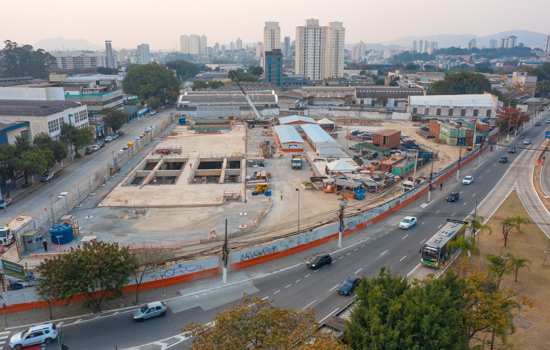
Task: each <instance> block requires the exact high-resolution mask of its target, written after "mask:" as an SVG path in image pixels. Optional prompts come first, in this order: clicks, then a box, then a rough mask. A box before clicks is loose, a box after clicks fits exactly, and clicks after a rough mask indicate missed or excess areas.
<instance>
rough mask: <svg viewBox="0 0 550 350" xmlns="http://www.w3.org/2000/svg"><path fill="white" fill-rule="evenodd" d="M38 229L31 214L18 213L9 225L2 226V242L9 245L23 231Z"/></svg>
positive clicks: (0, 235) (0, 241) (0, 240)
mask: <svg viewBox="0 0 550 350" xmlns="http://www.w3.org/2000/svg"><path fill="white" fill-rule="evenodd" d="M32 230H36V222H35V221H34V219H33V218H32V217H30V216H26V215H18V216H16V217H15V219H13V220H11V221H10V222H9V223H8V224H7V225H4V226H2V227H0V244H1V245H3V246H9V245H11V244H12V243H13V242H15V238H16V237H17V236H18V235H21V234H23V233H26V232H29V231H32Z"/></svg>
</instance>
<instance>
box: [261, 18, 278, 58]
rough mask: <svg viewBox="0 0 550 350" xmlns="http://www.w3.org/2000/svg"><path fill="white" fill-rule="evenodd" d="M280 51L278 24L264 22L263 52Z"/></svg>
mask: <svg viewBox="0 0 550 350" xmlns="http://www.w3.org/2000/svg"><path fill="white" fill-rule="evenodd" d="M276 49H281V28H280V27H279V22H265V25H264V50H265V51H271V50H276Z"/></svg>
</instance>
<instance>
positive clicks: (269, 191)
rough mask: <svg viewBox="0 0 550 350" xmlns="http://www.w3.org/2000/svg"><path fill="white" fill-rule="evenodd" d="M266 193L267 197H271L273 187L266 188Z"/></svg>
mask: <svg viewBox="0 0 550 350" xmlns="http://www.w3.org/2000/svg"><path fill="white" fill-rule="evenodd" d="M264 195H265V196H266V197H271V189H270V188H268V189H267V190H265V192H264Z"/></svg>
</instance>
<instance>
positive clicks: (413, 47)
mask: <svg viewBox="0 0 550 350" xmlns="http://www.w3.org/2000/svg"><path fill="white" fill-rule="evenodd" d="M412 51H413V52H417V51H418V42H417V41H416V40H413V44H412Z"/></svg>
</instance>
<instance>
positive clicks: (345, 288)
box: [338, 277, 361, 296]
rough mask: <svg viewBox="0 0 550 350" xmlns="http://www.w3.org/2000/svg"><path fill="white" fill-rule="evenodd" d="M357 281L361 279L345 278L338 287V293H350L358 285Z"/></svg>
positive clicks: (348, 294) (346, 294)
mask: <svg viewBox="0 0 550 350" xmlns="http://www.w3.org/2000/svg"><path fill="white" fill-rule="evenodd" d="M359 282H361V279H360V278H358V277H350V278H347V279H346V280H345V281H344V282H342V285H341V286H340V288H339V289H338V294H340V295H344V296H350V295H352V294H353V291H354V290H355V288H356V287H357V286H358V285H359Z"/></svg>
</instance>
